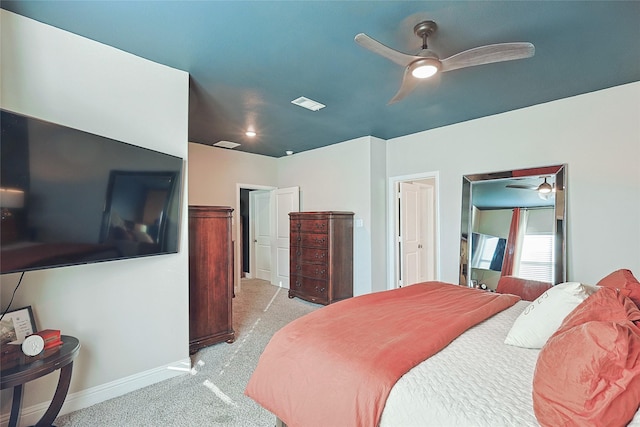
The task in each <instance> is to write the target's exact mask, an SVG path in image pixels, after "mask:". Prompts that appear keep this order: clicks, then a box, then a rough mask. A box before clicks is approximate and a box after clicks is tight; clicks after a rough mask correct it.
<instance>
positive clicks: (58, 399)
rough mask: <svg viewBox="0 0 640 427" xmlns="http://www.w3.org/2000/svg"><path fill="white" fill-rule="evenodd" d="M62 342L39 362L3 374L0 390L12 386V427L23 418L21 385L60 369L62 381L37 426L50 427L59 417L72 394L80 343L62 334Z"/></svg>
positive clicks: (28, 362)
mask: <svg viewBox="0 0 640 427" xmlns="http://www.w3.org/2000/svg"><path fill="white" fill-rule="evenodd" d="M61 339H62V345H61V346H60V349H59V350H58V351H56V352H55V353H53V354H51V355H47V356H46V357H43V358H40V359H35V360H29V361H26V362H24V363H20V364H18V365H16V366H13V367H11V368H8V369H3V370H2V371H0V389H2V390H4V389H6V388H9V387H13V401H12V403H11V417H10V418H9V427H16V426H17V425H18V421H19V419H20V409H21V406H22V392H23V389H22V386H23V385H24V384H25V383H27V382H29V381H33V380H35V379H38V378H40V377H43V376H45V375H47V374H50V373H51V372H53V371H57V370H58V369H60V378H59V379H58V386H57V387H56V392H55V394H54V395H53V400H52V401H51V404H50V405H49V408H48V409H47V411H46V412H45V413H44V415H43V416H42V418H40V421H38V422H37V423H36V427H41V426H47V427H48V426H51V424H52V423H53V421H54V420H55V419H56V417H57V416H58V413H59V412H60V408H62V404H63V403H64V399H65V398H66V397H67V392H68V391H69V384H70V383H71V371H72V369H73V359H75V357H76V356H77V355H78V351H79V350H80V341H78V339H77V338H75V337H72V336H69V335H62V336H61Z"/></svg>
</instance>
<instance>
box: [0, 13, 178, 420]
mask: <svg viewBox="0 0 640 427" xmlns="http://www.w3.org/2000/svg"><path fill="white" fill-rule="evenodd" d="M0 14H1V15H0V19H1V21H2V28H1V31H2V33H1V36H2V37H1V38H2V40H1V43H2V45H1V54H2V60H1V76H0V77H1V79H0V80H1V83H0V84H1V87H0V93H1V99H0V101H1V106H2V108H5V109H7V110H11V111H15V112H18V113H22V114H26V115H30V116H34V117H37V118H41V119H44V120H47V121H51V122H54V123H59V124H62V125H66V126H69V127H73V128H77V129H81V130H84V131H88V132H91V133H95V134H98V135H102V136H107V137H109V138H113V139H117V140H120V141H124V142H128V143H131V144H134V145H139V146H142V147H146V148H150V149H154V150H157V151H162V152H165V153H169V154H172V155H175V156H179V157H182V158H185V160H186V158H187V154H188V153H187V135H188V134H187V132H188V121H187V120H188V95H189V78H188V74H187V73H185V72H182V71H178V70H174V69H171V68H168V67H165V66H161V65H158V64H155V63H152V62H150V61H147V60H144V59H142V58H138V57H135V56H133V55H130V54H127V53H125V52H122V51H119V50H117V49H114V48H112V47H108V46H105V45H102V44H99V43H96V42H94V41H91V40H88V39H84V38H81V37H78V36H76V35H73V34H71V33H68V32H64V31H61V30H58V29H56V28H53V27H50V26H47V25H44V24H41V23H39V22H36V21H33V20H30V19H27V18H24V17H22V16H19V15H15V14H13V13H11V12H7V11H5V10H1V11H0ZM185 164H186V163H185ZM185 178H186V174H185ZM185 188H186V185H185ZM186 200H187V194H186V193H185V194H184V202H183V217H182V230H183V232H182V234H181V241H180V252H179V253H178V254H171V255H162V256H156V257H147V258H142V259H135V260H126V261H114V262H107V263H99V264H92V265H83V266H73V267H65V268H58V269H50V270H41V271H34V272H28V273H26V274H25V276H24V279H23V281H22V284H21V286H20V288H19V289H18V292H17V293H16V297H15V300H14V301H13V304H12V306H13V307H21V306H26V305H30V306H32V308H33V310H34V314H35V317H36V320H37V322H38V326H39V327H40V328H41V329H45V328H53V329H60V330H61V331H62V333H63V334H67V335H73V336H76V337H77V338H79V340H80V342H81V345H82V348H81V350H80V354H79V356H78V358H77V359H76V362H75V364H74V369H73V377H72V381H71V388H70V393H69V396H68V398H67V402H66V403H65V406H64V407H63V413H64V412H68V411H69V410H75V409H78V408H79V407H82V406H85V405H87V404H92V403H94V402H95V401H100V400H104V399H107V398H110V397H113V396H115V395H118V394H120V393H123V392H127V391H129V390H130V389H135V388H139V387H141V386H143V385H146V384H149V383H152V382H155V381H159V380H162V379H165V378H168V377H170V376H173V375H175V371H169V370H168V369H167V367H168V366H172V365H179V364H180V362H184V361H187V362H188V361H189V350H188V340H189V327H188V322H189V319H188V311H189V309H188V307H189V305H188V304H189V301H188V253H187V247H188V245H187V232H186V230H187V216H186ZM18 277H19V275H18V274H7V275H2V276H0V281H1V282H0V287H1V293H0V296H1V297H2V308H5V307H6V305H7V304H8V302H9V299H10V296H11V293H12V291H13V289H14V287H15V285H16V283H17V281H18ZM140 344H144V348H143V349H141V348H140ZM56 383H57V375H56V374H53V375H49V376H47V377H44V378H42V379H39V380H36V381H33V382H30V383H28V384H27V385H26V386H25V393H24V402H23V423H25V424H28V423H31V424H33V423H35V421H37V419H38V418H39V416H40V415H41V414H42V413H43V412H44V410H45V409H46V407H47V406H48V401H49V400H50V399H51V397H52V396H53V393H54V390H55V386H56ZM10 393H11V391H10V390H4V391H3V392H2V414H3V419H6V418H7V416H8V411H9V408H10V401H11V394H10Z"/></svg>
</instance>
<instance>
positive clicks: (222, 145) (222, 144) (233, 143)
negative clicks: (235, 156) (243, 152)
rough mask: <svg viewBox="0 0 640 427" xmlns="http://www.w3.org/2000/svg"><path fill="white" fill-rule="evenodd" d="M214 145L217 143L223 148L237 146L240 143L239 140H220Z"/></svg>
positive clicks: (217, 145)
mask: <svg viewBox="0 0 640 427" xmlns="http://www.w3.org/2000/svg"><path fill="white" fill-rule="evenodd" d="M213 145H215V146H216V147H222V148H236V147H237V146H239V145H240V144H238V143H237V142H231V141H218V142H216V143H215V144H213Z"/></svg>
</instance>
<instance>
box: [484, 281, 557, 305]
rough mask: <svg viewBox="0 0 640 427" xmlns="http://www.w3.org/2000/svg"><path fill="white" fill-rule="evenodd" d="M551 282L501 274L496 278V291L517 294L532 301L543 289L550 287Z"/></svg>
mask: <svg viewBox="0 0 640 427" xmlns="http://www.w3.org/2000/svg"><path fill="white" fill-rule="evenodd" d="M551 287H552V286H551V283H548V282H540V281H538V280H528V279H522V278H520V277H515V276H502V277H501V278H500V280H498V287H497V288H496V292H498V293H499V294H513V295H518V296H519V297H520V298H522V299H523V300H525V301H533V300H535V299H536V298H538V297H539V296H540V295H542V294H543V293H544V292H545V291H547V290H549V289H551Z"/></svg>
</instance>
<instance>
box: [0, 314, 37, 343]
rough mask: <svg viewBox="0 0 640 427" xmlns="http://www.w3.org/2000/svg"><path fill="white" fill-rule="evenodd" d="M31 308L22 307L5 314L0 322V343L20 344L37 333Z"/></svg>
mask: <svg viewBox="0 0 640 427" xmlns="http://www.w3.org/2000/svg"><path fill="white" fill-rule="evenodd" d="M37 331H38V330H37V329H36V322H35V319H34V318H33V311H32V310H31V306H27V307H22V308H19V309H17V310H13V311H9V312H7V313H6V314H5V315H4V317H3V318H2V320H1V321H0V343H2V344H5V343H8V342H14V341H17V342H19V343H20V342H22V341H24V339H25V338H26V337H27V336H28V335H31V334H33V333H34V332H37Z"/></svg>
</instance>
